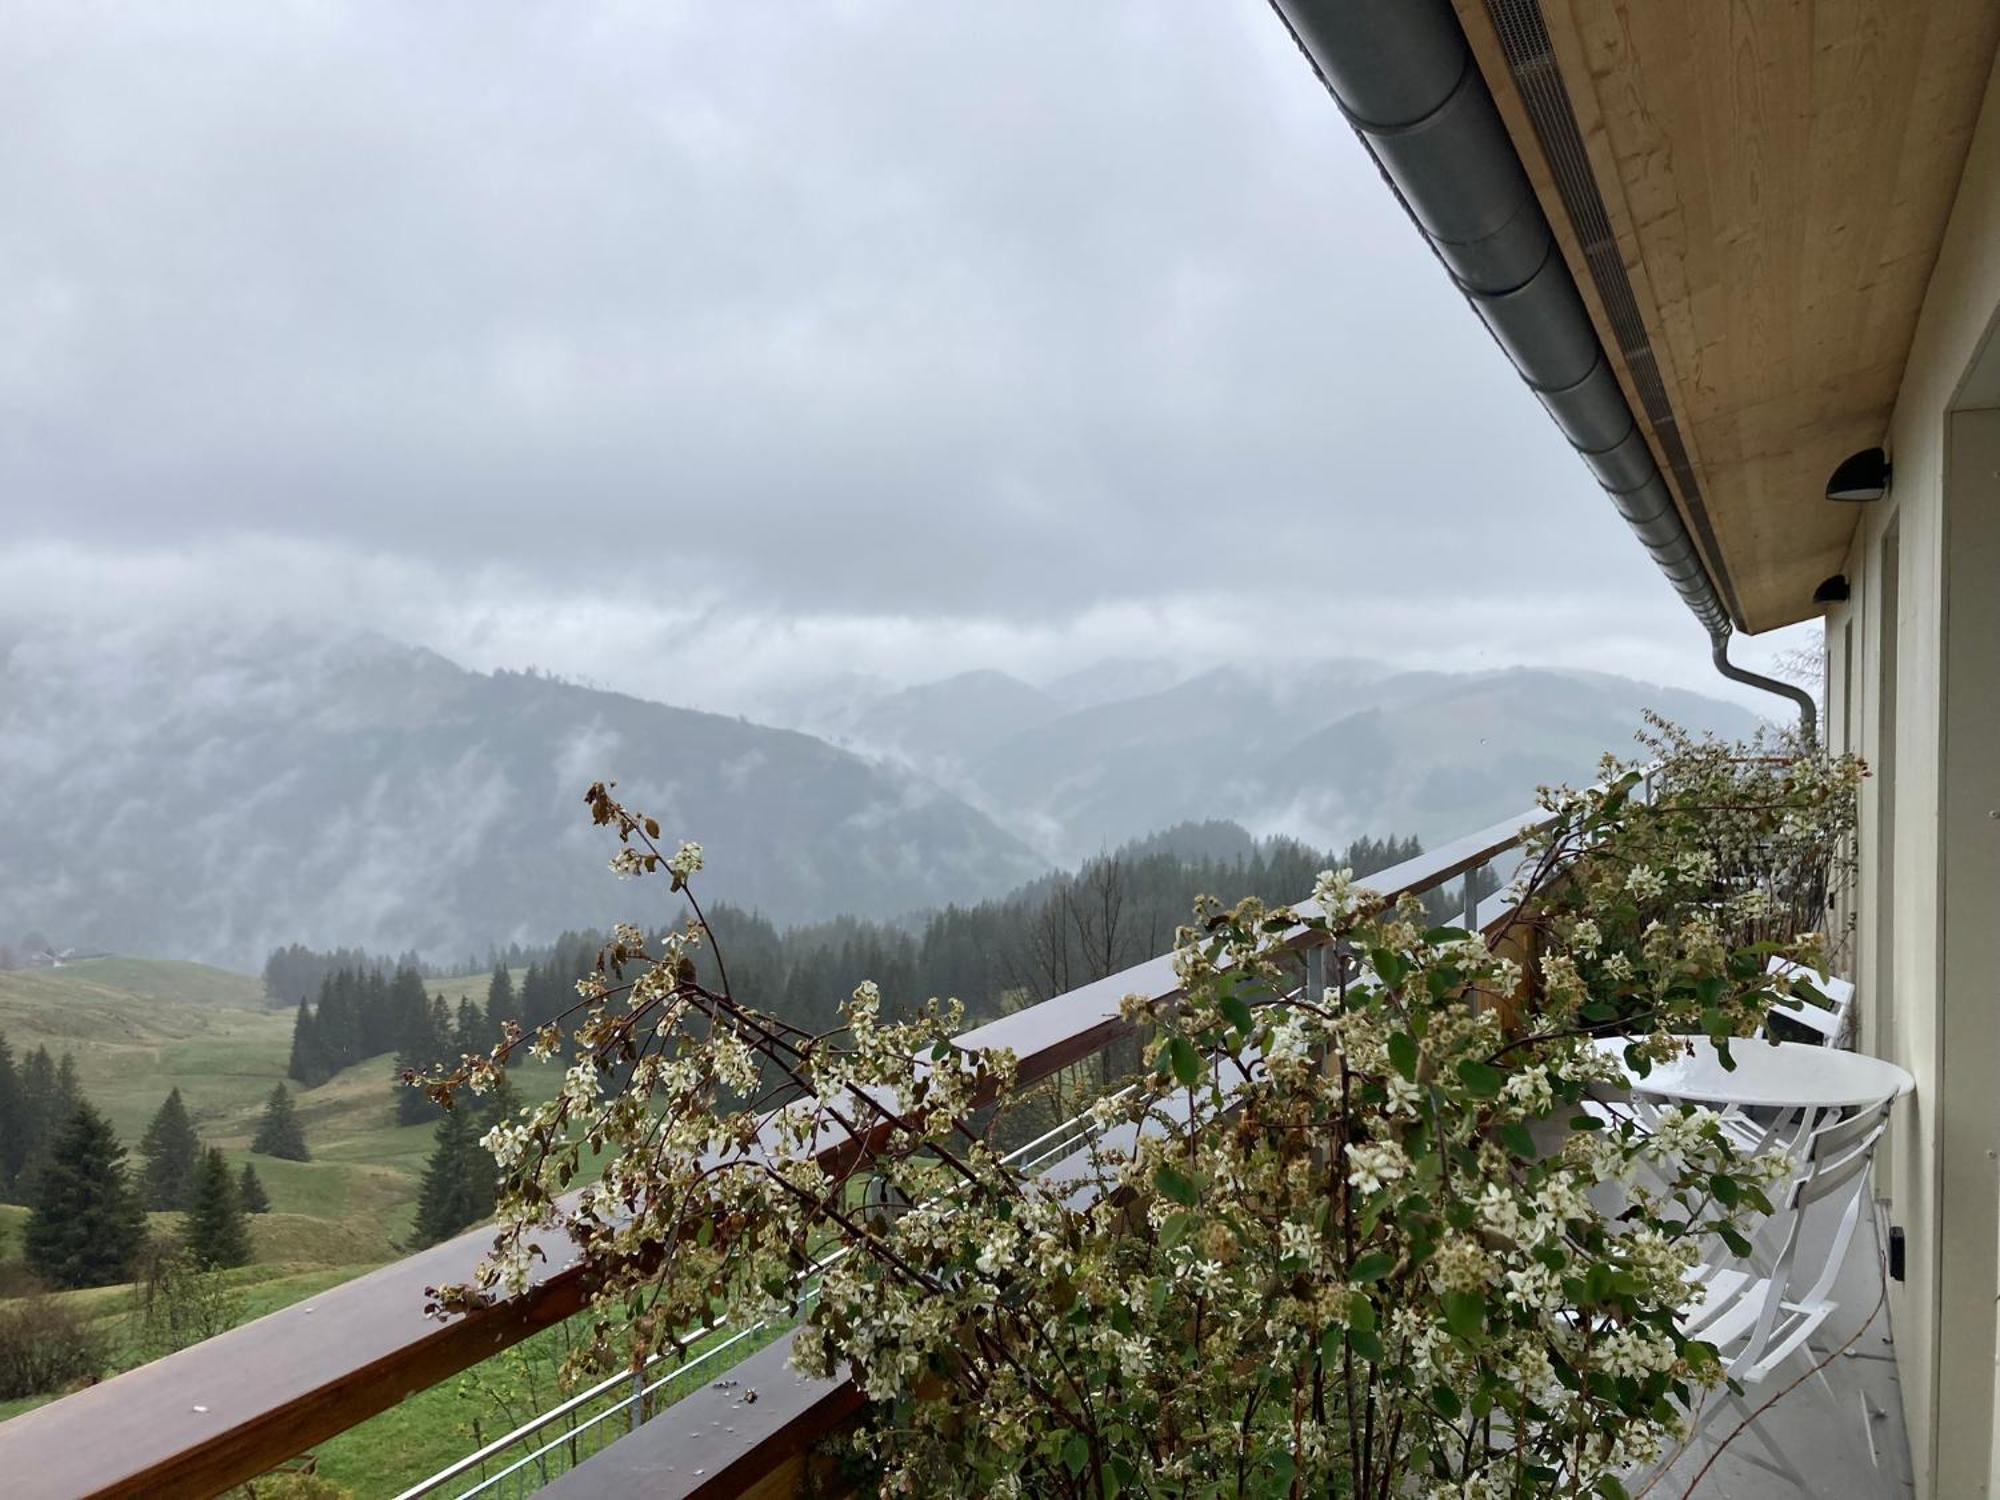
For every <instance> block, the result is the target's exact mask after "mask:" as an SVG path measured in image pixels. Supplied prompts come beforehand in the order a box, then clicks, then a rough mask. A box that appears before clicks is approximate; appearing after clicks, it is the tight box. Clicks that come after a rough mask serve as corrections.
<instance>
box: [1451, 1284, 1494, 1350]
mask: <svg viewBox="0 0 2000 1500" xmlns="http://www.w3.org/2000/svg"><path fill="white" fill-rule="evenodd" d="M1444 1326H1445V1327H1446V1328H1448V1329H1450V1330H1451V1332H1452V1335H1453V1336H1454V1337H1456V1338H1461V1339H1473V1338H1478V1337H1479V1334H1480V1330H1482V1329H1483V1328H1485V1326H1486V1299H1485V1298H1484V1297H1482V1296H1480V1295H1479V1294H1478V1293H1477V1292H1446V1293H1445V1297H1444Z"/></svg>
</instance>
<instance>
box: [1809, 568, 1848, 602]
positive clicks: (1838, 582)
mask: <svg viewBox="0 0 2000 1500" xmlns="http://www.w3.org/2000/svg"><path fill="white" fill-rule="evenodd" d="M1847 598H1848V590H1847V575H1846V574H1845V573H1836V574H1834V575H1833V577H1831V578H1829V579H1827V580H1826V582H1824V583H1822V584H1821V585H1820V586H1819V587H1818V588H1816V589H1814V590H1813V603H1815V604H1844V603H1846V602H1847Z"/></svg>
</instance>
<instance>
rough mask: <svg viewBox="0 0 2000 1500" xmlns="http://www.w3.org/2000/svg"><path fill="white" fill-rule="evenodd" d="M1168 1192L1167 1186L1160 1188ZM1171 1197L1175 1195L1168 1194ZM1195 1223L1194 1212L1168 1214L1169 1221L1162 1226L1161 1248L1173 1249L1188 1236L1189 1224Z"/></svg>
mask: <svg viewBox="0 0 2000 1500" xmlns="http://www.w3.org/2000/svg"><path fill="white" fill-rule="evenodd" d="M1160 1191H1161V1192H1166V1189H1165V1188H1161V1189H1160ZM1168 1196H1169V1197H1172V1196H1173V1195H1172V1194H1171V1193H1169V1194H1168ZM1193 1223H1194V1215H1193V1214H1168V1215H1167V1222H1166V1223H1164V1224H1162V1225H1161V1226H1160V1248H1161V1249H1162V1250H1171V1249H1173V1248H1174V1246H1176V1245H1178V1244H1179V1243H1180V1242H1181V1241H1182V1240H1184V1239H1186V1238H1187V1232H1188V1226H1189V1225H1191V1224H1193Z"/></svg>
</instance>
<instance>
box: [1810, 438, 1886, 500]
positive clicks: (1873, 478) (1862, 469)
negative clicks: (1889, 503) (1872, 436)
mask: <svg viewBox="0 0 2000 1500" xmlns="http://www.w3.org/2000/svg"><path fill="white" fill-rule="evenodd" d="M1888 493H1889V455H1888V454H1887V453H1884V452H1883V451H1882V450H1881V449H1880V448H1863V449H1862V450H1861V451H1860V452H1859V453H1851V454H1849V455H1848V456H1847V457H1846V458H1844V459H1842V460H1841V461H1840V466H1839V467H1838V468H1837V469H1835V470H1834V471H1833V477H1832V478H1831V479H1829V480H1827V482H1826V498H1827V499H1829V500H1844V501H1850V502H1861V503H1866V502H1867V501H1870V500H1880V499H1881V498H1882V497H1883V496H1884V495H1886V494H1888Z"/></svg>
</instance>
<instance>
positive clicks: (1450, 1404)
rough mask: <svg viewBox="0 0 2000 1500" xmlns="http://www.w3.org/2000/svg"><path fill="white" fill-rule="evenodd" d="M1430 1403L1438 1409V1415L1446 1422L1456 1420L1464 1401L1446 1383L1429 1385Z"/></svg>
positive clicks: (1463, 1408) (1463, 1406) (1461, 1410)
mask: <svg viewBox="0 0 2000 1500" xmlns="http://www.w3.org/2000/svg"><path fill="white" fill-rule="evenodd" d="M1431 1405H1433V1406H1435V1407H1436V1408H1437V1409H1438V1415H1439V1416H1441V1417H1443V1418H1444V1419H1445V1420H1446V1421H1447V1422H1456V1421H1457V1420H1458V1418H1459V1413H1461V1412H1463V1411H1464V1410H1465V1403H1464V1402H1463V1401H1461V1400H1459V1399H1458V1392H1457V1391H1455V1390H1453V1389H1452V1388H1451V1387H1450V1386H1448V1385H1434V1386H1432V1387H1431Z"/></svg>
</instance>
